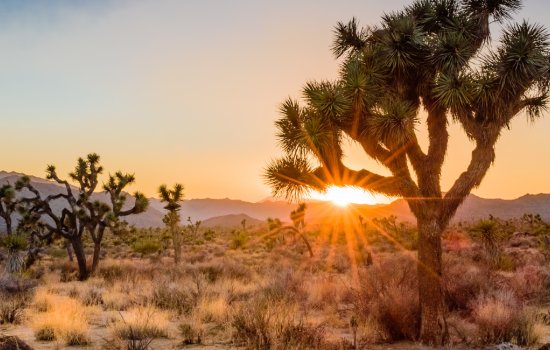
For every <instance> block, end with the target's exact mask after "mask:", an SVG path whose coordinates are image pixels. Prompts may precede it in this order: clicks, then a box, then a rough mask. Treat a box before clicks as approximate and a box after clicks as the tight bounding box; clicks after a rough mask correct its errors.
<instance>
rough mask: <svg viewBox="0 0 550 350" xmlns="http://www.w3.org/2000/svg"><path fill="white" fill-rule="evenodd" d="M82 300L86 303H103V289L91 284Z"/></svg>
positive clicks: (90, 304)
mask: <svg viewBox="0 0 550 350" xmlns="http://www.w3.org/2000/svg"><path fill="white" fill-rule="evenodd" d="M82 302H83V303H84V305H88V306H92V305H102V304H103V289H102V288H99V287H96V286H91V287H90V288H88V289H87V290H86V291H85V292H84V295H83V296H82Z"/></svg>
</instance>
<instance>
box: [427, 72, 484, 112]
mask: <svg viewBox="0 0 550 350" xmlns="http://www.w3.org/2000/svg"><path fill="white" fill-rule="evenodd" d="M472 84H473V83H472V78H471V77H470V76H467V75H462V76H458V77H457V76H454V75H444V74H442V75H441V76H440V77H439V79H438V80H437V83H436V85H435V87H434V88H433V93H434V98H435V99H436V101H437V102H438V103H439V105H440V106H443V107H445V108H451V109H452V110H455V111H461V110H463V109H466V108H468V107H469V106H470V104H471V102H472V100H473V98H474V96H473V89H472Z"/></svg>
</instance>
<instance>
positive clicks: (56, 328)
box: [31, 296, 94, 346]
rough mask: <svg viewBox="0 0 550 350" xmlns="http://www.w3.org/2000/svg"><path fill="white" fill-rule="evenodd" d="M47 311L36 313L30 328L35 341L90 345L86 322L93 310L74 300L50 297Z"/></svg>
mask: <svg viewBox="0 0 550 350" xmlns="http://www.w3.org/2000/svg"><path fill="white" fill-rule="evenodd" d="M48 303H49V304H48V305H49V306H48V308H47V311H45V312H41V313H37V314H35V315H34V316H33V318H32V321H31V328H32V329H33V331H34V335H35V337H36V339H37V340H43V341H51V340H61V341H63V342H64V343H65V344H66V345H68V346H73V345H87V344H89V343H90V336H89V333H88V328H89V325H88V322H89V320H90V318H91V316H92V314H93V311H94V310H93V309H91V308H89V307H86V306H85V305H83V304H82V303H81V302H79V301H78V300H76V299H72V298H68V297H62V296H51V299H50V300H49V301H48Z"/></svg>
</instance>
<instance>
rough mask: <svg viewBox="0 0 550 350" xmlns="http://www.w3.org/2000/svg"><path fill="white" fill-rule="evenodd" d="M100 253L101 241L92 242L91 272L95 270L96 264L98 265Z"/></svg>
mask: <svg viewBox="0 0 550 350" xmlns="http://www.w3.org/2000/svg"><path fill="white" fill-rule="evenodd" d="M100 253H101V243H100V242H94V255H93V257H92V270H91V273H92V274H93V273H94V272H95V270H96V269H97V266H98V265H99V257H100Z"/></svg>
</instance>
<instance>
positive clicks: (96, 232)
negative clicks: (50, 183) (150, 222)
mask: <svg viewBox="0 0 550 350" xmlns="http://www.w3.org/2000/svg"><path fill="white" fill-rule="evenodd" d="M78 181H79V183H80V180H78ZM134 181H135V177H134V175H133V174H123V173H122V172H120V171H118V172H116V173H115V175H109V180H108V181H107V183H106V184H104V185H103V190H104V191H105V192H106V193H107V194H108V195H109V199H110V202H111V203H110V205H109V204H106V203H103V202H101V201H93V202H91V203H90V202H87V203H86V204H87V205H88V206H89V213H90V217H89V224H88V230H89V232H90V234H91V236H92V241H93V242H94V255H93V259H92V270H91V272H94V271H95V270H96V268H97V265H98V264H99V258H100V251H101V242H102V240H103V235H104V233H105V229H107V228H109V229H110V230H111V231H113V232H116V231H117V230H118V229H119V227H120V226H123V224H124V223H125V222H124V221H122V222H121V218H123V217H126V216H129V215H133V214H140V213H143V212H144V211H145V210H147V207H148V206H149V201H148V199H147V198H146V197H145V196H144V195H143V194H142V193H140V192H135V193H134V195H133V197H134V204H133V206H131V207H127V206H126V205H125V204H126V201H127V199H128V194H127V193H125V192H123V191H124V188H126V186H128V185H130V184H132V183H134Z"/></svg>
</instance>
